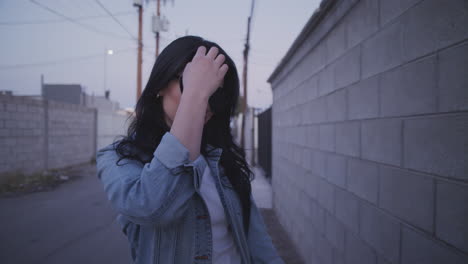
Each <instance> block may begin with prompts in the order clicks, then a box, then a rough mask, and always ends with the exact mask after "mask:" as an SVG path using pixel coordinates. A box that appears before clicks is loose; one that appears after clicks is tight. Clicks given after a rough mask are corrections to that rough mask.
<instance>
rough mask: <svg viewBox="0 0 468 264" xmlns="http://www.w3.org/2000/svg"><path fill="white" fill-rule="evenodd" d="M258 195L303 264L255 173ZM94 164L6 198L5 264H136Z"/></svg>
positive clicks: (282, 242)
mask: <svg viewBox="0 0 468 264" xmlns="http://www.w3.org/2000/svg"><path fill="white" fill-rule="evenodd" d="M255 172H256V174H257V178H256V180H255V181H254V182H253V192H254V195H255V196H254V197H255V199H256V200H257V201H258V202H257V203H258V206H259V207H260V208H261V211H262V214H263V215H264V218H265V222H266V224H267V227H268V230H269V232H270V234H271V235H272V239H273V241H274V243H275V245H276V246H277V247H278V251H279V253H280V254H281V256H282V257H283V258H284V259H285V261H286V263H289V264H300V263H302V262H301V261H300V260H299V258H298V256H297V255H296V252H295V250H294V248H293V247H292V246H291V244H290V241H289V240H288V238H287V235H286V234H285V232H284V231H283V230H282V228H281V226H280V225H279V223H278V222H277V221H276V218H275V216H274V213H273V211H272V209H271V189H270V188H269V183H268V182H267V181H266V180H265V178H264V177H263V175H262V174H261V170H259V169H257V168H256V169H255ZM95 175H96V171H95V166H94V165H92V164H91V165H86V166H80V167H76V169H75V170H73V171H72V175H69V176H72V179H73V180H71V181H69V182H66V183H64V184H62V185H60V186H58V187H57V188H56V189H54V190H53V191H49V192H37V193H31V194H26V195H17V196H13V197H8V198H1V199H0V208H2V210H1V217H0V224H1V226H2V228H1V229H0V237H3V238H6V237H8V240H3V241H2V243H1V245H0V259H2V263H5V264H46V263H47V264H59V263H60V264H63V263H68V264H74V263H77V264H78V263H88V264H93V263H96V264H97V263H115V264H120V263H122V264H127V263H131V258H130V255H129V250H128V247H127V241H126V238H125V236H124V235H123V234H122V233H121V231H120V230H119V227H118V225H117V223H115V222H114V219H115V215H116V214H115V213H114V212H113V211H112V209H111V207H110V204H109V203H108V201H107V198H106V196H105V193H104V191H103V189H102V185H101V183H100V182H99V180H98V178H97V177H95Z"/></svg>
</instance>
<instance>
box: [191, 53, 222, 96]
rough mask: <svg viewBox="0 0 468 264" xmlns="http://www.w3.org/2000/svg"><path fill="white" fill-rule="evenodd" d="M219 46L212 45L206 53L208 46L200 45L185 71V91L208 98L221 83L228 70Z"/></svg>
mask: <svg viewBox="0 0 468 264" xmlns="http://www.w3.org/2000/svg"><path fill="white" fill-rule="evenodd" d="M218 53H219V49H218V48H217V47H211V49H210V50H209V51H208V54H206V48H205V47H204V46H200V47H198V49H197V52H196V54H195V56H194V57H193V59H192V61H191V62H189V63H187V65H186V66H185V69H184V72H183V74H182V75H183V77H182V78H183V83H184V93H183V94H186V93H187V94H190V95H191V96H193V95H197V96H202V97H203V98H205V99H206V100H208V98H209V97H210V96H211V95H212V94H213V93H214V92H215V91H216V89H217V88H218V87H219V86H220V85H221V83H222V81H223V79H224V75H226V72H227V71H228V66H227V64H223V63H224V60H225V59H226V58H225V56H224V55H223V54H219V55H218Z"/></svg>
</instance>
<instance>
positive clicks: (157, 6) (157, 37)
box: [156, 0, 161, 58]
mask: <svg viewBox="0 0 468 264" xmlns="http://www.w3.org/2000/svg"><path fill="white" fill-rule="evenodd" d="M157 2H158V3H157V4H156V16H157V17H160V16H159V15H160V5H161V0H157ZM158 55H159V31H157V32H156V58H158Z"/></svg>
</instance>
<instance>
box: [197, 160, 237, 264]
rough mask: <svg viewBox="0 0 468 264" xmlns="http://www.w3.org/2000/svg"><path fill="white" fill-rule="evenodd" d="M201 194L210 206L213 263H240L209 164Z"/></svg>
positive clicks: (201, 186) (203, 179)
mask: <svg viewBox="0 0 468 264" xmlns="http://www.w3.org/2000/svg"><path fill="white" fill-rule="evenodd" d="M203 158H204V157H203ZM200 192H201V196H202V197H203V199H204V200H205V202H206V205H207V206H208V211H209V214H210V218H211V231H212V232H211V233H212V234H213V264H218V263H223V264H240V263H241V258H240V255H239V252H238V251H237V247H236V245H235V243H234V240H233V237H232V234H231V232H230V231H229V230H228V229H227V226H228V223H227V221H226V215H225V214H224V208H223V205H222V204H221V200H220V197H219V194H218V191H217V189H216V185H215V182H214V177H213V176H212V175H211V170H210V168H209V166H206V168H205V171H204V173H203V177H202V182H201V185H200Z"/></svg>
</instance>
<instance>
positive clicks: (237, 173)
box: [114, 36, 254, 233]
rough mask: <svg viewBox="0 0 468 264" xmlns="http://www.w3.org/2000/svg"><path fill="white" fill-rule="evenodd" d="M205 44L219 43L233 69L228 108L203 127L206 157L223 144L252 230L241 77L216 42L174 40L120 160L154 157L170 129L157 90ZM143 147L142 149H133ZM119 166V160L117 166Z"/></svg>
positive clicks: (227, 81)
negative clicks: (235, 119)
mask: <svg viewBox="0 0 468 264" xmlns="http://www.w3.org/2000/svg"><path fill="white" fill-rule="evenodd" d="M202 45H203V46H205V47H206V50H207V51H208V50H209V49H210V48H211V47H213V46H215V47H217V48H218V49H219V54H223V55H224V56H225V58H226V59H225V62H224V63H225V64H227V65H228V66H229V69H228V71H227V73H226V75H225V76H224V85H223V87H222V92H223V93H224V94H223V96H222V97H223V98H225V102H224V104H225V105H226V106H227V107H225V108H224V109H226V110H224V112H221V113H215V114H214V115H213V116H212V117H211V118H210V120H209V121H208V122H207V123H206V124H205V126H204V128H203V136H202V141H201V149H200V152H201V154H202V155H204V156H205V157H208V156H209V153H207V150H206V149H205V148H206V146H207V144H210V145H212V146H214V147H215V148H222V155H221V159H220V164H221V166H222V167H223V169H224V172H225V174H226V176H227V177H228V178H229V181H230V182H231V184H232V186H233V188H234V190H235V192H236V193H237V194H238V197H239V199H240V201H241V205H242V211H243V222H244V228H245V231H246V233H248V228H249V219H250V195H251V185H250V181H251V180H253V178H254V174H253V173H252V171H251V170H250V168H249V166H248V164H247V162H246V160H245V151H244V150H243V149H242V148H241V147H239V146H237V145H236V143H235V142H234V140H233V137H232V134H231V129H230V122H231V117H232V116H234V114H235V110H236V107H237V103H238V97H239V77H238V74H237V69H236V66H235V64H234V62H233V60H232V59H231V58H230V57H229V56H228V55H227V54H226V52H225V51H224V50H223V49H222V48H221V47H220V46H219V45H217V44H216V43H213V42H210V41H207V40H204V39H203V38H201V37H198V36H184V37H180V38H178V39H176V40H174V41H173V42H171V43H170V44H169V45H168V46H167V47H166V48H165V49H164V50H163V51H162V52H161V54H160V55H159V56H158V58H157V59H156V62H155V64H154V66H153V69H152V71H151V75H150V77H149V80H148V83H147V84H146V87H145V89H144V90H143V92H142V94H141V97H140V98H139V99H138V102H137V104H136V108H135V112H134V115H133V116H131V117H130V118H132V120H131V123H130V125H129V127H128V131H127V135H126V136H122V137H123V138H122V139H121V140H119V141H116V142H114V143H117V144H116V145H117V146H116V151H117V153H118V154H119V156H120V159H119V160H118V161H117V163H118V162H119V161H120V160H122V159H124V158H127V159H133V160H138V161H140V162H141V163H143V164H144V163H147V162H149V161H150V160H151V159H149V160H148V159H144V157H143V156H142V155H140V152H141V153H144V154H145V155H147V157H152V156H153V152H154V151H155V149H156V147H157V146H158V145H159V143H160V142H161V139H162V137H163V135H164V134H165V133H166V132H167V131H169V130H170V127H169V126H168V125H167V124H166V122H165V120H164V111H163V107H162V101H161V97H159V98H157V97H156V96H157V94H158V92H159V91H161V89H164V88H165V87H167V86H168V84H169V82H170V81H171V80H173V79H174V78H177V76H178V75H179V74H180V73H181V72H183V70H184V68H185V65H186V64H187V63H188V62H190V61H191V60H192V58H193V56H194V55H195V53H196V51H197V48H198V47H199V46H202ZM219 89H221V88H219ZM132 149H137V150H138V151H132ZM117 165H118V164H117Z"/></svg>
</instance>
